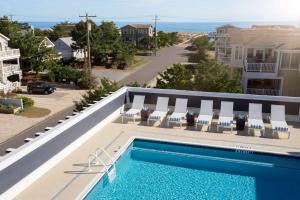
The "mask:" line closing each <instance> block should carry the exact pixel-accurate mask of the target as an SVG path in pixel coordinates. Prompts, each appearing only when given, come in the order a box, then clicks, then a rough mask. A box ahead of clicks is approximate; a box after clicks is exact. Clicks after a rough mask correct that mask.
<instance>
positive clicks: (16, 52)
mask: <svg viewBox="0 0 300 200" xmlns="http://www.w3.org/2000/svg"><path fill="white" fill-rule="evenodd" d="M13 56H20V50H19V49H10V50H6V51H0V58H8V57H13Z"/></svg>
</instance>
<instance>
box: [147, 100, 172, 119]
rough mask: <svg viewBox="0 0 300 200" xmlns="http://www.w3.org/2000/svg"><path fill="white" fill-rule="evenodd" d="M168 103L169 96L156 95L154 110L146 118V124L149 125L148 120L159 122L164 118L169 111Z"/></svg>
mask: <svg viewBox="0 0 300 200" xmlns="http://www.w3.org/2000/svg"><path fill="white" fill-rule="evenodd" d="M168 104H169V97H158V98H157V103H156V108H155V111H154V112H153V113H151V114H150V116H149V118H148V120H147V124H148V125H149V123H150V121H155V122H157V121H159V122H160V124H161V123H162V121H163V120H164V118H165V117H166V116H167V114H168V111H169V109H168Z"/></svg>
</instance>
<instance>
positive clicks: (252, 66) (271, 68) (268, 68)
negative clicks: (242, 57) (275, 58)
mask: <svg viewBox="0 0 300 200" xmlns="http://www.w3.org/2000/svg"><path fill="white" fill-rule="evenodd" d="M245 71H246V72H263V73H275V72H276V63H248V62H245Z"/></svg>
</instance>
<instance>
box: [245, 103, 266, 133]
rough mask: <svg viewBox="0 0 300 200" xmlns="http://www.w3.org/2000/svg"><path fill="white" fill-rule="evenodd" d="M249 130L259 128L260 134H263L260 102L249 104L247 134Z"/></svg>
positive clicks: (263, 127) (263, 126)
mask: <svg viewBox="0 0 300 200" xmlns="http://www.w3.org/2000/svg"><path fill="white" fill-rule="evenodd" d="M251 130H260V133H261V135H262V136H264V134H265V125H264V122H263V118H262V105H261V104H255V103H250V104H249V116H248V134H250V131H251Z"/></svg>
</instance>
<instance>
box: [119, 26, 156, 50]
mask: <svg viewBox="0 0 300 200" xmlns="http://www.w3.org/2000/svg"><path fill="white" fill-rule="evenodd" d="M121 35H122V38H123V40H124V41H126V42H129V43H132V44H133V45H135V46H138V47H140V46H142V45H143V44H142V43H141V41H142V40H143V39H144V38H148V37H153V36H154V28H153V26H152V25H151V24H129V25H126V26H124V27H122V28H121Z"/></svg>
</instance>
